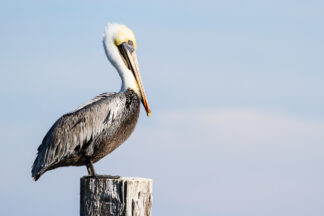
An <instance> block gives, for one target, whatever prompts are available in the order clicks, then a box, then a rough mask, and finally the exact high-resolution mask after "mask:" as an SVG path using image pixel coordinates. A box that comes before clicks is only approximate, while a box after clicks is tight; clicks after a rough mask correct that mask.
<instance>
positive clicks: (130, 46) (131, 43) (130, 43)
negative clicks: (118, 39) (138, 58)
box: [126, 40, 135, 53]
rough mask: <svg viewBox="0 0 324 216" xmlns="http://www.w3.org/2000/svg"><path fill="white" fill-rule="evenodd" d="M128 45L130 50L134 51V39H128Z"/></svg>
mask: <svg viewBox="0 0 324 216" xmlns="http://www.w3.org/2000/svg"><path fill="white" fill-rule="evenodd" d="M126 46H127V49H128V51H129V52H130V53H132V52H134V50H135V47H134V43H133V41H131V40H128V42H127V45H126Z"/></svg>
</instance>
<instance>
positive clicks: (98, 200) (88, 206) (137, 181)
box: [80, 176, 152, 216]
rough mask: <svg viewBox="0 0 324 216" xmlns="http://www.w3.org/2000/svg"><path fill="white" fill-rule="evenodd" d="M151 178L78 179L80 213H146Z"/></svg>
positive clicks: (149, 206) (148, 211) (85, 215)
mask: <svg viewBox="0 0 324 216" xmlns="http://www.w3.org/2000/svg"><path fill="white" fill-rule="evenodd" d="M151 209H152V179H145V178H126V177H119V178H111V177H110V176H99V177H97V178H93V177H89V176H84V177H82V178H81V179H80V216H99V215H100V216H101V215H105V216H106V215H107V216H117V215H118V216H134V215H136V216H150V215H151Z"/></svg>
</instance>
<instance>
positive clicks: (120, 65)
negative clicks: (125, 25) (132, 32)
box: [103, 34, 140, 96]
mask: <svg viewBox="0 0 324 216" xmlns="http://www.w3.org/2000/svg"><path fill="white" fill-rule="evenodd" d="M112 38H113V37H112V36H110V35H109V34H108V35H105V36H104V39H103V45H104V48H105V52H106V55H107V57H108V59H109V61H110V62H111V64H112V65H113V66H114V67H115V68H116V70H117V71H118V73H119V76H120V78H121V80H122V85H121V89H120V92H124V91H126V90H127V89H132V90H134V91H135V92H136V93H137V94H138V95H139V96H140V93H139V92H140V91H139V88H138V85H137V81H136V79H135V76H134V74H133V72H132V71H130V70H129V69H128V68H127V67H126V64H125V63H124V61H123V59H122V57H121V56H120V54H119V51H118V48H117V46H116V45H115V43H114V41H113V39H112Z"/></svg>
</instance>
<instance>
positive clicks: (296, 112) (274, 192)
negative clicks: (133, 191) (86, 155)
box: [0, 0, 324, 216]
mask: <svg viewBox="0 0 324 216" xmlns="http://www.w3.org/2000/svg"><path fill="white" fill-rule="evenodd" d="M323 11H324V3H323V2H322V1H253V0H249V1H226V2H224V1H207V0H205V1H163V2H160V3H154V2H152V1H136V2H135V1H124V2H123V3H121V2H119V1H96V2H93V1H92V2H89V1H68V2H66V1H46V2H44V1H14V2H13V1H7V0H6V1H2V2H1V8H0V26H1V34H0V66H1V72H0V97H1V101H2V102H1V107H0V111H1V112H0V119H1V121H0V141H1V143H2V146H3V148H2V150H1V153H2V157H0V163H1V164H2V166H3V171H2V172H1V177H2V178H1V179H0V203H2V206H4V207H2V208H0V214H1V215H8V214H10V215H22V214H25V215H44V212H47V215H78V211H79V177H81V176H82V175H85V174H86V169H85V168H83V167H81V168H62V169H57V170H54V171H52V172H49V173H46V174H45V175H44V176H43V177H42V178H41V179H40V181H39V182H37V183H35V182H33V181H32V179H31V177H30V168H31V165H32V162H33V160H34V158H35V155H36V149H37V146H38V145H39V144H40V142H41V140H42V138H43V136H44V135H45V133H46V132H47V130H48V129H49V127H50V126H51V125H52V124H53V122H54V121H55V120H56V119H57V118H58V117H60V116H61V115H62V114H64V113H66V112H69V111H71V110H73V109H74V108H76V107H78V106H79V105H81V104H83V103H84V102H86V101H87V100H89V99H91V98H93V97H94V96H96V95H98V94H100V93H102V92H106V91H118V90H119V88H120V79H119V77H118V74H117V73H116V72H115V69H114V68H113V67H112V66H111V65H110V63H109V62H108V61H107V59H106V56H105V54H104V51H103V48H102V42H101V39H102V33H103V30H104V27H105V25H106V23H107V22H111V21H115V22H121V23H124V24H126V25H128V26H129V27H130V28H131V29H133V31H134V33H135V35H136V37H137V44H138V49H137V55H138V59H139V64H140V68H141V73H142V78H143V82H144V85H145V89H146V91H147V96H148V100H149V103H150V107H151V109H152V116H151V117H150V118H147V117H146V116H145V115H144V112H143V113H142V116H141V118H140V120H139V123H138V126H137V129H136V130H135V132H134V134H133V135H132V136H131V138H130V139H129V140H128V141H127V142H126V143H125V144H124V145H122V146H121V147H120V148H119V149H117V150H116V151H115V152H113V153H112V154H111V155H109V156H107V157H106V158H104V159H103V160H101V161H100V162H98V163H97V164H95V167H96V168H97V170H98V172H100V173H111V174H119V175H123V176H141V177H150V178H153V180H154V203H153V215H223V216H234V215H240V216H242V215H243V216H244V215H246V216H259V215H265V216H267V215H269V216H270V215H277V216H281V215H282V216H286V215H297V216H302V215H313V216H319V215H323V214H324V207H323V205H322V200H323V198H324V197H323V194H324V187H323V184H322V182H323V181H324V175H323V172H322V171H323V168H324V159H323V153H324V135H323V131H324V100H323V92H324V85H323V81H324V73H323V71H324V61H323V56H324V41H323V38H324V28H323V27H322V26H323V22H324V15H323ZM142 111H143V109H142ZM8 185H10V186H11V187H10V186H8ZM17 203H19V204H20V205H19V206H20V207H19V208H17ZM170 212H171V213H170Z"/></svg>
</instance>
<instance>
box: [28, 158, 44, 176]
mask: <svg viewBox="0 0 324 216" xmlns="http://www.w3.org/2000/svg"><path fill="white" fill-rule="evenodd" d="M45 171H46V169H45V168H44V167H43V166H40V163H39V156H37V158H36V160H35V161H34V164H33V167H32V171H31V173H32V177H33V178H34V181H37V180H38V179H39V177H40V176H41V175H42V174H43V173H44V172H45Z"/></svg>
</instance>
